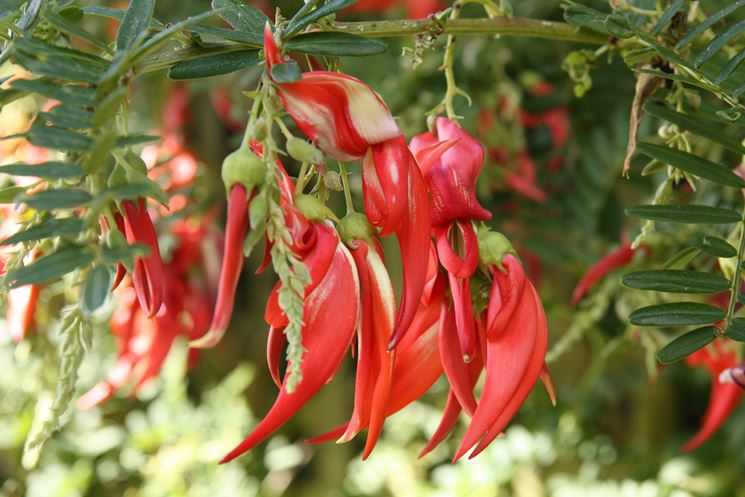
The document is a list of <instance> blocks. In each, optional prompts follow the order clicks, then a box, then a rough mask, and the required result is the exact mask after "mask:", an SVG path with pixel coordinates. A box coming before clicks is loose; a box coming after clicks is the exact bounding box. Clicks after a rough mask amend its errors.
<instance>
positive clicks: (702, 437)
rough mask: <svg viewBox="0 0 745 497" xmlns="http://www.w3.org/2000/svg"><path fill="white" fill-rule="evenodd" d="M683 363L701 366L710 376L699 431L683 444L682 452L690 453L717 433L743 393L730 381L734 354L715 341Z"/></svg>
mask: <svg viewBox="0 0 745 497" xmlns="http://www.w3.org/2000/svg"><path fill="white" fill-rule="evenodd" d="M686 363H687V364H688V365H689V366H703V367H705V368H706V370H707V371H708V372H709V374H710V375H711V393H710V394H709V405H708V406H707V407H706V412H705V413H704V417H703V419H702V421H701V428H700V429H699V431H698V433H696V435H695V436H694V437H693V438H691V439H690V440H689V441H688V442H686V444H685V445H683V451H685V452H690V451H692V450H694V449H696V448H697V447H699V446H700V445H701V444H703V443H704V442H706V441H707V440H708V439H709V438H711V437H712V435H714V433H716V432H717V430H719V428H720V427H721V426H722V424H723V423H724V422H725V421H726V420H727V418H728V417H729V416H730V414H732V411H733V410H734V409H735V407H736V406H737V403H738V402H739V401H740V397H741V396H742V393H743V392H742V388H741V387H740V386H738V384H736V383H730V382H729V381H731V380H732V372H731V369H730V368H736V365H737V354H736V353H735V351H734V350H727V349H726V348H725V347H724V346H723V345H722V343H721V341H719V340H717V341H715V342H714V343H712V344H711V345H709V346H707V347H704V348H703V349H700V350H698V351H696V352H695V353H693V354H691V355H689V356H688V357H686ZM735 374H738V373H735ZM723 381H724V382H723Z"/></svg>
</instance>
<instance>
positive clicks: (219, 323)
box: [191, 148, 266, 348]
mask: <svg viewBox="0 0 745 497" xmlns="http://www.w3.org/2000/svg"><path fill="white" fill-rule="evenodd" d="M265 172H266V166H265V165H264V163H263V161H262V160H261V159H260V158H259V157H258V155H257V153H256V152H254V151H253V150H249V149H246V148H241V149H239V150H236V151H235V152H233V153H232V154H230V155H228V156H227V157H226V158H225V160H224V161H223V164H222V179H223V183H225V188H226V190H227V191H228V216H227V223H226V228H225V247H224V250H223V259H222V267H221V270H220V282H219V286H218V291H217V304H216V306H215V313H214V316H213V318H212V323H211V324H210V329H209V331H208V332H207V333H205V335H204V336H203V337H201V339H200V340H198V341H195V342H192V344H191V345H192V346H193V347H198V348H209V347H214V346H215V345H217V343H218V342H219V341H220V339H221V338H222V336H223V335H224V334H225V330H227V328H228V323H229V322H230V316H231V315H232V314H233V303H234V300H235V290H236V288H237V286H238V280H239V279H240V275H241V270H242V269H243V259H244V256H243V240H244V238H245V237H246V232H247V231H248V228H249V222H248V208H249V205H250V203H251V199H252V198H253V197H254V195H255V194H256V188H257V186H258V185H260V184H261V183H262V182H263V181H264V175H265Z"/></svg>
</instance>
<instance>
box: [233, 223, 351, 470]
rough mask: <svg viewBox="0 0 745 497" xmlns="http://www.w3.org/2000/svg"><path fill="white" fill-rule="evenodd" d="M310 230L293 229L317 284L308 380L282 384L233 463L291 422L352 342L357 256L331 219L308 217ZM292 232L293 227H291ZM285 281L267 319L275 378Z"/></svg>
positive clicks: (309, 327)
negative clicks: (290, 389)
mask: <svg viewBox="0 0 745 497" xmlns="http://www.w3.org/2000/svg"><path fill="white" fill-rule="evenodd" d="M303 225H304V226H305V229H297V230H293V231H294V232H296V233H297V234H298V236H294V237H293V243H294V247H293V249H294V251H295V253H296V255H297V256H298V257H300V259H301V261H302V262H303V263H304V264H305V266H306V267H307V268H308V271H309V273H310V275H311V284H310V285H308V286H307V287H306V288H305V303H304V314H303V317H304V324H303V328H302V337H303V347H304V348H305V353H304V354H303V362H302V364H301V366H300V367H301V372H302V375H303V380H302V381H301V382H300V383H299V384H298V385H297V388H296V389H295V391H294V392H292V393H290V392H288V391H287V386H286V383H284V382H283V383H282V385H281V387H280V391H279V395H278V396H277V399H276V400H275V402H274V405H273V406H272V408H271V409H270V411H269V412H268V413H267V414H266V416H264V418H263V419H262V420H261V422H260V423H259V424H258V426H256V427H255V428H254V430H253V431H252V432H251V433H250V434H249V435H248V436H247V437H246V439H245V440H243V442H241V443H240V444H239V445H238V446H237V447H236V448H235V449H233V450H232V451H230V452H229V453H228V454H227V455H226V456H225V457H224V458H223V459H222V461H221V463H225V462H228V461H230V460H232V459H234V458H236V457H238V456H239V455H241V454H243V453H244V452H246V451H248V450H250V449H251V448H252V447H254V446H255V445H256V444H258V443H259V442H261V441H262V440H264V439H265V438H266V437H268V436H269V435H271V434H272V433H273V432H274V431H275V430H277V429H278V428H279V427H280V426H282V425H283V424H284V423H285V422H287V420H289V419H290V418H291V417H292V416H293V415H294V414H295V413H296V412H297V411H298V410H299V409H300V408H302V407H303V406H304V405H305V404H306V403H307V402H308V401H309V400H310V399H311V398H312V397H313V396H314V395H315V394H316V393H317V392H318V390H320V389H321V387H323V385H325V384H326V383H327V382H328V381H329V380H331V378H332V377H333V376H334V374H336V371H337V370H338V369H339V366H340V365H341V362H342V360H343V359H344V355H345V353H346V351H347V350H348V349H349V346H350V344H351V342H352V338H353V336H354V331H355V328H356V325H357V316H358V306H359V298H360V288H359V281H358V279H357V275H356V271H355V263H354V259H353V258H352V256H351V255H350V253H349V251H348V250H347V249H346V248H345V247H344V245H343V244H341V243H340V242H339V237H338V236H337V234H336V231H335V230H334V228H333V226H332V225H331V224H330V223H328V222H325V221H323V222H322V221H312V222H308V221H305V222H304V223H303ZM291 230H292V229H291ZM280 288H281V282H280V283H278V284H277V286H276V287H275V288H274V290H273V291H272V294H271V296H270V298H269V301H268V302H267V307H266V313H265V318H266V321H267V323H268V324H269V325H270V326H271V328H270V330H269V346H268V350H269V352H270V357H269V364H270V368H271V370H272V376H273V377H274V378H275V379H278V378H279V371H278V370H277V369H276V368H277V366H278V364H279V354H280V353H281V349H282V345H283V342H284V333H283V332H284V328H285V327H286V326H287V324H288V319H287V316H286V315H285V314H284V313H283V312H282V309H281V308H280V307H279V290H280Z"/></svg>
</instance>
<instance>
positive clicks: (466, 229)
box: [411, 117, 491, 362]
mask: <svg viewBox="0 0 745 497" xmlns="http://www.w3.org/2000/svg"><path fill="white" fill-rule="evenodd" d="M411 148H412V150H413V151H414V153H415V154H416V156H417V160H418V162H419V166H420V167H421V168H422V172H423V174H424V178H425V180H426V182H427V187H428V188H429V191H430V192H431V194H432V232H433V235H434V238H435V241H436V244H437V256H438V259H439V261H440V263H441V264H442V265H443V267H444V268H445V269H446V270H447V272H448V280H449V283H450V290H451V294H452V297H453V305H454V313H455V323H456V330H457V335H458V339H459V342H460V348H461V351H462V355H463V357H464V358H465V362H468V361H470V359H471V358H472V357H474V355H475V350H476V328H475V324H474V323H475V321H474V319H473V310H472V305H471V285H470V279H471V277H472V276H473V274H474V273H475V272H476V268H477V265H478V256H479V249H478V243H477V241H476V232H475V231H474V228H473V222H474V221H485V220H488V219H490V218H491V213H489V211H487V210H486V209H484V208H483V207H481V205H480V204H479V202H478V200H477V199H476V192H475V188H476V180H477V179H478V176H479V173H480V172H481V167H482V166H483V162H484V149H483V147H482V146H481V144H480V143H479V142H478V141H476V139H474V138H473V137H472V136H471V135H469V134H468V133H467V132H466V131H465V130H463V128H461V127H460V126H458V125H457V124H456V123H454V122H453V121H450V120H449V119H445V118H442V117H441V118H438V119H437V135H434V134H432V133H429V132H428V133H423V134H421V135H418V136H416V137H414V139H412V141H411ZM437 155H439V157H437Z"/></svg>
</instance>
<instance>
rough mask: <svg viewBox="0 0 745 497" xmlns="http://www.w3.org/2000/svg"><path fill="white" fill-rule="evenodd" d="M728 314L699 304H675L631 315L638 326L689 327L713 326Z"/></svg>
mask: <svg viewBox="0 0 745 497" xmlns="http://www.w3.org/2000/svg"><path fill="white" fill-rule="evenodd" d="M725 315H726V313H725V312H724V311H723V310H721V309H720V308H718V307H714V306H713V305H709V304H702V303H699V302H674V303H671V304H657V305H650V306H647V307H642V308H641V309H637V310H635V311H634V312H632V313H631V314H630V315H629V320H630V321H631V324H633V325H636V326H660V327H670V326H688V325H691V324H711V323H716V322H717V321H721V320H722V319H724V316H725Z"/></svg>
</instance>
